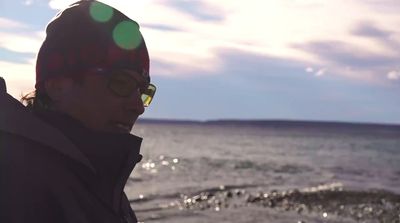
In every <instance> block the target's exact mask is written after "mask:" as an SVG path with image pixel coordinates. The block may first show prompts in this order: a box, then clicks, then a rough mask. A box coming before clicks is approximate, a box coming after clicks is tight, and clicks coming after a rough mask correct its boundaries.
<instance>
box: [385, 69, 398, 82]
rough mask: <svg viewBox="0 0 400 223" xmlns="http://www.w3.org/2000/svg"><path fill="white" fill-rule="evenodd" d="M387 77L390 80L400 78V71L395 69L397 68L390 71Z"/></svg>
mask: <svg viewBox="0 0 400 223" xmlns="http://www.w3.org/2000/svg"><path fill="white" fill-rule="evenodd" d="M387 78H388V79H389V80H400V71H395V70H393V71H390V72H389V73H388V74H387Z"/></svg>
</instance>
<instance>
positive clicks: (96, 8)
mask: <svg viewBox="0 0 400 223" xmlns="http://www.w3.org/2000/svg"><path fill="white" fill-rule="evenodd" d="M113 14H114V9H113V8H111V7H110V6H108V5H105V4H103V3H101V2H93V3H92V4H91V5H90V16H92V18H93V19H94V20H95V21H97V22H108V21H110V19H111V18H112V16H113Z"/></svg>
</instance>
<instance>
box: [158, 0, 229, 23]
mask: <svg viewBox="0 0 400 223" xmlns="http://www.w3.org/2000/svg"><path fill="white" fill-rule="evenodd" d="M157 3H159V4H164V5H167V6H168V7H171V8H174V9H176V10H179V11H180V12H183V13H185V14H187V15H190V16H191V17H193V18H194V19H196V20H199V21H202V22H220V21H222V20H224V15H223V14H222V12H221V10H219V8H218V7H215V5H211V4H210V2H206V1H202V0H197V1H185V0H159V1H158V2H157Z"/></svg>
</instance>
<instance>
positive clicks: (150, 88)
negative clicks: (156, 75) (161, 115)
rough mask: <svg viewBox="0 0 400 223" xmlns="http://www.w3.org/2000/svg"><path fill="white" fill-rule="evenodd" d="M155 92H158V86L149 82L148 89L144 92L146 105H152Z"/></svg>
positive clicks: (143, 96)
mask: <svg viewBox="0 0 400 223" xmlns="http://www.w3.org/2000/svg"><path fill="white" fill-rule="evenodd" d="M155 93H156V86H154V85H153V84H149V86H148V87H147V89H146V90H145V91H144V92H143V94H142V101H143V105H144V106H145V107H147V106H149V105H150V103H151V101H152V100H153V97H154V95H155Z"/></svg>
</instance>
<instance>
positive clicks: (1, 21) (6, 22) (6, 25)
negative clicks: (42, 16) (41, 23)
mask: <svg viewBox="0 0 400 223" xmlns="http://www.w3.org/2000/svg"><path fill="white" fill-rule="evenodd" d="M0 28H1V29H2V30H5V29H13V30H16V29H26V28H28V26H27V25H26V24H23V23H21V22H18V21H14V20H10V19H7V18H3V17H0Z"/></svg>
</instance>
